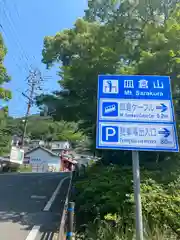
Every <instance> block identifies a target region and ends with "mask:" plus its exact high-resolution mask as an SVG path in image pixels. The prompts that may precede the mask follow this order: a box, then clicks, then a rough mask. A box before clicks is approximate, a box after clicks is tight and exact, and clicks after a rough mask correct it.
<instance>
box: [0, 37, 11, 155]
mask: <svg viewBox="0 0 180 240" xmlns="http://www.w3.org/2000/svg"><path fill="white" fill-rule="evenodd" d="M6 53H7V49H6V48H5V46H4V42H3V38H2V35H1V34H0V105H1V106H0V155H2V154H4V153H7V152H8V151H9V147H10V146H9V144H10V133H9V130H8V129H7V127H6V119H7V115H8V108H7V107H6V106H5V105H6V101H8V100H9V99H10V98H11V92H10V91H9V90H7V89H5V88H3V84H4V83H5V82H8V81H9V80H10V78H9V76H8V74H7V71H6V68H5V67H4V65H3V61H4V57H5V55H6Z"/></svg>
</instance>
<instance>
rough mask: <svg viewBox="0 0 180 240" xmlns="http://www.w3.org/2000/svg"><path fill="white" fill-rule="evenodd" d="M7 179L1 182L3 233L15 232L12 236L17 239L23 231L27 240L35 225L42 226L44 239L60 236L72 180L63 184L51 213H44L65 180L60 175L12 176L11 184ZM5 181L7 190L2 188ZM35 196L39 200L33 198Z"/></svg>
mask: <svg viewBox="0 0 180 240" xmlns="http://www.w3.org/2000/svg"><path fill="white" fill-rule="evenodd" d="M5 178H6V179H2V178H0V191H1V193H0V232H1V233H3V231H12V233H11V234H12V236H14V238H13V239H15V238H17V237H16V235H17V236H21V235H20V234H19V232H18V231H20V232H23V231H24V236H25V234H26V236H27V235H28V232H29V231H30V230H31V229H32V228H33V226H35V225H36V226H40V233H41V234H42V238H41V239H51V238H50V236H51V235H52V233H57V232H58V230H59V223H60V219H61V216H62V211H63V208H64V203H65V198H66V194H67V189H68V185H69V180H68V179H67V180H65V181H64V182H63V184H62V186H61V189H60V191H59V193H58V195H57V197H56V199H55V201H54V202H53V204H52V206H51V208H50V210H49V211H43V209H44V207H45V205H46V203H47V202H48V200H49V199H50V197H51V196H52V193H53V192H54V190H55V189H56V187H57V185H58V183H59V181H60V179H61V178H62V176H61V177H60V176H59V175H57V174H54V175H53V174H50V175H43V176H42V175H41V176H37V175H34V176H31V177H29V176H25V177H22V176H21V177H20V176H16V177H15V176H12V177H11V176H10V178H11V181H10V180H9V178H7V176H6V177H5ZM3 180H4V186H2V184H3V182H2V181H3ZM32 195H35V196H37V198H36V197H34V198H31V196H32ZM38 196H39V197H38ZM40 197H41V198H40ZM13 234H14V235H13ZM22 234H23V233H22ZM48 237H49V238H48ZM10 239H11V238H9V239H2V240H10ZM22 239H24V238H23V237H22ZM19 240H21V238H19Z"/></svg>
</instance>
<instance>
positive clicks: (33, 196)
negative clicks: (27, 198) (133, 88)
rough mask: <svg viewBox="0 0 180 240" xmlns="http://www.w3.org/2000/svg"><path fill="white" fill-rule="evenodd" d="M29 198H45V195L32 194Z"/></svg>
mask: <svg viewBox="0 0 180 240" xmlns="http://www.w3.org/2000/svg"><path fill="white" fill-rule="evenodd" d="M31 198H32V199H45V198H46V196H38V195H32V196H31Z"/></svg>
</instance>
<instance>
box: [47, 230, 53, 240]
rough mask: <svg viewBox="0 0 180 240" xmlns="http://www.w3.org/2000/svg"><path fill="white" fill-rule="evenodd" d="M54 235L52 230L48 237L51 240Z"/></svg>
mask: <svg viewBox="0 0 180 240" xmlns="http://www.w3.org/2000/svg"><path fill="white" fill-rule="evenodd" d="M52 236H53V233H52V232H50V234H49V237H48V239H47V240H51V239H52Z"/></svg>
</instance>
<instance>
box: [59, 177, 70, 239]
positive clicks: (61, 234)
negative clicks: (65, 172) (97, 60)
mask: <svg viewBox="0 0 180 240" xmlns="http://www.w3.org/2000/svg"><path fill="white" fill-rule="evenodd" d="M72 178H73V172H71V173H70V181H69V187H68V191H67V195H66V200H65V203H64V209H63V213H62V218H61V223H60V229H59V236H58V240H66V231H67V209H68V202H69V198H70V194H71V187H72Z"/></svg>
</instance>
